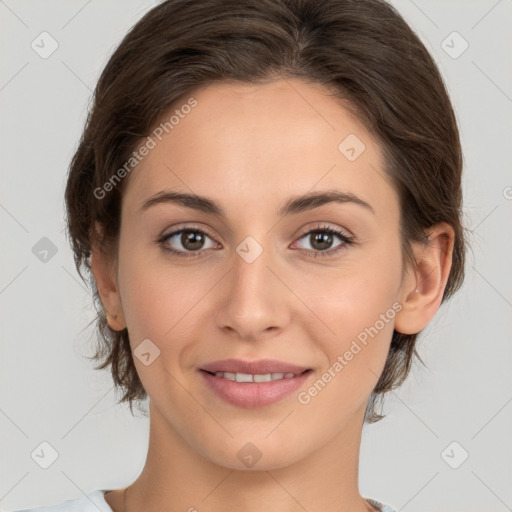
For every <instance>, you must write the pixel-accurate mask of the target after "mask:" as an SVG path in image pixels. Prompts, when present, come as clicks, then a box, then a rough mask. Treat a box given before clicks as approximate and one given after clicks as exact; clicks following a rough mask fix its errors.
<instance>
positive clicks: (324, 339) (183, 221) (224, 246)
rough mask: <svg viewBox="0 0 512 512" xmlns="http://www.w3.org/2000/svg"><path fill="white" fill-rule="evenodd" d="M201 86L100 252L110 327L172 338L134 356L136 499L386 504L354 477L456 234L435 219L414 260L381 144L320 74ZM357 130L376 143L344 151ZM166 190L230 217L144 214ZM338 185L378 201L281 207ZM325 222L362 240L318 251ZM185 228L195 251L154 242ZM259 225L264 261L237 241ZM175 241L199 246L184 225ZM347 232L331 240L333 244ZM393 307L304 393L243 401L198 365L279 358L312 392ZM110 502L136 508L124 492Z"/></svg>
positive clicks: (279, 507) (213, 508) (165, 209)
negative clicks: (250, 455)
mask: <svg viewBox="0 0 512 512" xmlns="http://www.w3.org/2000/svg"><path fill="white" fill-rule="evenodd" d="M193 96H194V98H196V100H197V102H198V104H197V106H196V107H195V108H194V109H193V110H192V111H191V113H190V114H189V115H188V116H186V117H185V118H184V119H181V120H180V123H179V125H177V126H176V127H175V128H174V129H173V131H172V132H170V133H169V135H167V136H166V137H165V138H164V139H163V140H162V141H161V142H159V143H158V144H157V146H156V147H155V148H154V149H152V150H151V151H150V152H149V154H148V155H147V156H146V157H145V158H144V159H143V160H142V162H141V163H140V164H139V165H138V166H137V167H136V169H135V170H134V171H132V174H131V175H130V176H129V178H128V182H127V183H126V185H127V187H126V189H125V190H124V192H123V194H124V195H123V205H122V226H121V232H120V239H119V248H118V253H117V254H116V255H114V257H111V258H108V257H107V256H106V255H104V254H102V253H101V252H100V251H99V249H97V248H95V249H94V251H93V255H92V269H93V273H94V277H95V279H96V283H97V285H98V289H99V291H100V296H101V299H102V301H103V304H104V306H105V309H106V310H107V311H108V313H109V324H110V327H111V328H112V329H115V330H119V329H123V328H125V327H127V328H128V332H129V334H130V342H131V346H132V350H135V349H136V347H137V346H138V345H139V344H140V343H141V342H142V340H144V339H146V338H149V339H150V340H151V341H152V342H153V343H154V344H155V345H156V346H157V347H158V348H159V350H160V356H159V357H158V358H156V359H155V360H154V362H152V363H151V364H150V365H149V366H146V365H144V364H142V363H141V361H139V359H138V358H137V357H135V358H134V360H135V365H136V368H137V371H138V373H139V376H140V378H141V381H142V383H143V385H144V388H145V389H146V391H147V393H148V395H149V397H150V442H149V450H148V456H147V460H146V464H145V467H144V469H143V471H142V473H141V475H140V476H139V477H138V478H137V480H136V481H135V482H134V483H133V484H132V485H130V486H129V488H128V490H127V510H128V511H130V512H133V511H136V510H143V509H144V510H193V509H192V507H194V508H195V509H196V510H198V511H208V512H221V511H222V512H225V511H226V510H233V511H234V510H244V511H246V512H260V511H261V510H266V511H268V512H273V511H276V512H277V511H279V512H298V511H301V512H303V511H304V510H308V511H312V510H326V511H327V510H332V511H351V512H363V511H368V510H374V509H373V507H371V506H370V505H369V503H368V502H366V501H365V500H364V499H363V497H362V496H361V495H360V493H359V489H358V470H359V468H358V460H359V448H360V440H361V431H362V426H363V418H364V412H365V407H366V403H367V400H368V397H369V395H370V393H371V391H372V389H373V387H374V386H375V384H376V382H377V380H378V376H379V375H380V373H381V372H382V369H383V366H384V363H385V360H386V356H387V353H388V349H389V344H390V341H391V336H392V333H393V329H396V330H397V331H399V332H403V333H408V334H411V333H416V332H419V331H420V330H421V329H423V328H424V327H425V326H426V325H427V324H428V322H429V321H430V320H431V318H432V317H433V316H434V314H435V312H436V311H437V309H438V307H439V305H440V303H441V299H442V294H443V290H444V287H445V285H446V280H447V278H448V274H449V271H450V267H451V251H452V247H453V230H452V229H451V227H450V226H448V225H446V224H440V225H437V226H434V227H433V228H432V229H431V230H430V232H431V233H432V234H431V236H430V240H431V244H430V245H428V246H425V245H416V246H414V247H413V249H414V254H415V258H416V262H417V265H416V267H415V268H414V269H412V268H408V267H405V266H404V261H403V259H402V254H401V249H400V233H399V217H400V210H399V202H398V196H397V194H396V192H395V190H394V188H393V187H392V185H391V184H390V182H389V181H388V179H387V177H386V175H385V173H384V171H383V169H384V160H383V157H382V153H381V148H380V146H379V144H378V142H377V141H376V140H375V139H374V138H373V137H372V136H371V135H370V133H369V132H368V131H367V130H366V129H365V127H364V126H363V125H362V124H361V122H360V121H359V120H358V119H357V117H355V116H354V115H353V114H351V113H350V112H349V110H347V109H346V108H344V106H343V105H342V103H341V102H339V101H336V100H335V99H334V98H333V97H332V96H329V95H328V91H326V90H325V89H323V88H322V87H321V86H319V85H316V84H308V83H304V82H300V81H297V80H284V79H277V80H276V81H274V82H272V83H268V84H265V85H258V86H254V85H245V84H227V83H222V84H215V85H210V86H207V87H204V88H201V89H198V90H196V91H194V94H193ZM185 100H186V99H185ZM184 102H185V101H184ZM349 134H356V135H357V137H358V138H359V139H360V140H361V141H363V142H364V144H365V146H366V149H365V150H364V151H363V152H362V153H361V155H360V156H359V157H358V158H357V159H356V160H354V161H349V160H348V159H347V158H346V157H345V156H344V155H343V154H342V153H341V152H340V151H339V149H338V145H339V144H340V142H341V141H343V140H344V139H345V138H346V137H347V136H348V135H349ZM164 189H166V190H175V191H181V192H187V193H192V192H193V193H195V194H198V195H201V196H207V197H208V198H210V199H213V200H214V201H216V202H218V203H219V204H220V205H221V206H222V208H223V209H224V210H225V217H223V218H219V217H217V216H215V215H211V214H207V213H204V212H200V211H196V210H193V209H190V208H186V207H184V206H180V205H178V204H173V203H166V204H158V205H154V206H152V207H151V208H148V209H147V210H146V211H143V212H142V213H141V211H140V208H141V205H142V204H143V203H144V202H145V201H146V200H147V199H148V198H149V197H151V196H152V195H153V194H156V193H158V192H160V191H161V190H164ZM330 189H336V190H338V191H343V192H350V193H352V194H354V195H356V196H358V197H359V198H361V199H362V200H364V201H365V202H367V203H368V204H370V205H371V207H372V209H373V212H372V211H370V210H369V209H368V208H364V207H362V206H360V205H358V204H354V203H345V204H338V203H328V204H324V205H322V206H319V207H317V208H315V209H311V210H308V211H304V212H300V213H296V214H290V215H288V216H286V217H283V218H280V217H279V216H278V214H277V211H278V209H279V207H280V206H281V205H282V204H283V203H284V202H285V201H286V200H288V199H289V198H290V197H291V196H301V195H304V194H306V193H311V192H320V191H325V190H330ZM319 225H321V226H325V225H327V226H329V227H332V228H335V229H339V230H340V231H342V232H343V233H345V234H346V235H350V236H352V237H353V242H354V243H353V244H351V245H344V246H343V248H342V250H340V251H339V252H337V253H335V254H332V255H330V256H323V257H322V255H320V256H319V257H316V258H315V257H313V255H312V253H314V252H315V251H316V253H319V252H321V249H318V244H317V245H315V241H314V239H313V236H312V235H307V232H308V231H310V230H312V229H316V228H318V226H319ZM178 227H179V228H183V227H194V228H196V229H197V228H199V229H201V230H206V232H207V236H206V238H205V241H204V244H203V246H202V251H203V253H202V254H201V255H200V256H198V257H190V258H185V257H181V258H180V257H179V256H176V255H172V254H171V253H168V252H166V251H165V250H164V249H163V248H162V246H161V245H159V244H158V243H155V241H156V240H157V239H158V238H159V237H160V236H161V235H163V234H168V233H171V232H172V231H174V230H175V229H176V228H178ZM247 236H251V237H253V238H254V239H255V240H257V242H258V243H259V244H260V246H261V248H262V249H263V252H262V253H261V255H260V256H259V257H258V258H257V259H256V260H255V261H253V262H252V263H248V262H247V261H245V260H244V259H243V258H242V257H240V256H239V254H238V253H237V252H236V248H237V247H238V246H239V244H240V243H241V242H242V241H243V240H244V239H245V238H246V237H247ZM165 244H166V245H167V247H171V248H174V249H175V250H178V251H182V252H186V251H187V249H188V248H189V247H190V245H188V246H186V244H185V245H182V244H181V243H180V236H177V237H174V238H173V239H172V240H167V242H165ZM340 244H343V242H341V241H340V239H338V238H337V236H336V235H333V238H332V243H331V245H330V246H328V247H327V249H326V250H332V249H335V248H336V247H338V246H340ZM200 250H201V248H200ZM188 252H189V253H193V249H192V250H190V249H188ZM393 304H399V305H400V306H401V310H400V311H399V312H398V313H397V314H396V315H395V316H394V318H393V319H392V320H391V321H388V323H385V326H384V327H383V328H382V329H381V330H380V331H379V332H378V334H377V335H376V336H374V337H373V338H371V339H370V340H369V342H368V344H367V345H366V346H364V348H363V349H362V350H361V351H360V352H358V354H357V355H356V356H354V357H353V359H352V360H351V361H349V362H348V363H347V364H346V366H344V368H343V370H342V371H341V372H339V373H338V374H337V375H336V377H335V378H333V379H332V380H331V382H329V383H328V384H327V385H326V386H325V387H324V388H323V390H322V391H321V392H319V393H318V394H317V395H316V396H315V397H313V398H312V399H311V401H310V402H309V403H307V404H301V403H300V402H299V401H298V399H297V395H298V392H297V393H292V395H290V396H289V397H287V398H285V399H284V400H282V401H280V402H278V403H277V404H273V405H270V406H266V407H262V408H253V409H250V408H241V407H237V406H234V405H230V404H228V403H226V402H224V401H223V400H221V399H220V398H218V397H217V396H216V395H215V394H213V392H212V391H211V390H210V389H209V388H208V387H207V386H206V385H205V383H204V382H203V379H202V378H201V375H200V374H199V373H198V367H200V366H201V365H202V364H204V363H207V362H211V361H215V360H218V359H224V358H230V357H233V358H239V359H246V360H256V359H262V358H272V359H278V360H282V361H286V362H290V363H294V364H298V365H301V366H305V367H308V368H312V369H313V370H314V372H313V373H312V374H311V375H310V376H309V378H308V380H307V382H306V383H305V384H304V386H303V387H302V388H301V389H300V390H299V391H301V390H307V389H308V388H309V387H310V386H311V385H312V384H313V383H314V382H315V381H316V380H317V379H319V378H320V377H321V376H322V374H323V373H324V372H325V371H327V370H328V368H329V367H331V366H332V364H333V363H334V361H336V359H337V357H338V356H339V355H343V354H344V353H345V352H346V351H347V350H348V349H349V347H350V346H351V343H352V341H353V340H355V339H356V338H357V335H358V334H359V333H361V332H362V331H364V329H365V328H368V327H370V326H374V325H375V323H376V321H377V320H378V319H379V318H380V316H379V315H381V314H385V313H386V312H387V311H388V310H390V308H392V305H393ZM114 317H115V318H114ZM248 442H250V443H253V444H254V445H255V446H256V447H257V449H258V450H259V452H261V454H262V457H261V459H260V460H259V461H258V462H257V463H256V464H255V465H254V466H253V467H251V468H248V467H246V466H245V465H244V464H243V463H242V462H241V461H240V460H239V458H238V456H237V453H238V451H239V450H240V449H241V448H242V447H243V446H244V445H246V443H248ZM105 498H106V500H107V502H108V503H109V504H110V506H111V507H112V508H113V509H114V511H115V512H120V511H124V510H125V509H124V505H123V499H124V494H123V489H119V490H114V491H111V492H109V493H107V494H106V496H105Z"/></svg>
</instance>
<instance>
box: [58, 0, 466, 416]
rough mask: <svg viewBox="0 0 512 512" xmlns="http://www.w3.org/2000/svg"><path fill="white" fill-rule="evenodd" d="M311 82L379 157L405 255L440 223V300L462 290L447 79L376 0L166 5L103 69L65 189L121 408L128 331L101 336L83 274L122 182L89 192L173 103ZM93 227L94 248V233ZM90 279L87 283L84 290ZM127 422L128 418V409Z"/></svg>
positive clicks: (106, 238) (113, 232) (131, 384)
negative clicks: (352, 120)
mask: <svg viewBox="0 0 512 512" xmlns="http://www.w3.org/2000/svg"><path fill="white" fill-rule="evenodd" d="M279 77H282V78H297V79H302V80H305V81H309V82H313V83H318V84H321V85H323V86H325V87H326V88H328V89H329V90H332V91H334V93H335V97H338V98H340V99H344V100H348V103H349V105H350V106H351V108H353V109H354V111H355V112H357V114H358V116H359V118H360V119H361V121H362V122H363V123H364V124H365V126H366V127H367V129H368V130H369V131H370V132H371V133H372V134H373V135H374V136H375V138H376V140H377V141H378V142H379V143H380V144H381V146H382V148H383V149H384V152H385V155H386V169H385V170H386V172H387V173H388V175H389V176H390V178H391V180H392V183H393V184H394V186H395V189H396V190H397V193H398V195H399V200H400V207H401V233H402V250H403V254H404V256H405V257H406V258H407V261H408V262H410V263H413V260H412V253H411V242H413V241H424V240H425V233H426V231H428V228H430V227H432V226H433V225H434V224H436V223H439V222H447V223H448V224H449V225H451V226H452V228H453V229H454V232H455V240H454V248H453V253H452V268H451V272H450V275H449V277H448V282H447V285H446V288H445V291H444V295H443V301H444V300H445V299H446V298H448V297H449V296H451V295H452V294H453V293H454V292H455V291H456V290H457V289H458V288H459V287H460V285H461V283H462V280H463V276H464V254H465V238H464V229H463V227H462V224H461V206H462V204H461V203H462V191H461V173H462V152H461V146H460V141H459V134H458V128H457V123H456V119H455V115H454V112H453V109H452V105H451V103H450V99H449V97H448V93H447V91H446V88H445V85H444V83H443V79H442V77H441V75H440V73H439V71H438V69H437V67H436V65H435V63H434V61H433V59H432V57H431V55H430V54H429V53H428V51H427V50H426V48H425V47H424V45H423V44H422V43H421V41H420V40H419V38H418V37H417V36H416V34H415V33H414V32H413V31H412V30H411V28H410V27H409V26H408V25H407V23H406V22H405V21H404V20H403V19H402V17H401V16H400V14H399V13H398V12H397V11H396V10H395V9H394V8H393V7H392V6H390V5H389V4H388V3H387V2H385V1H383V0H197V1H196V0H167V1H164V2H162V3H161V4H159V5H158V6H156V7H155V8H153V9H152V10H151V11H149V12H148V13H147V14H146V15H145V16H144V17H143V18H142V19H141V20H140V21H139V22H138V23H137V24H136V25H135V26H134V27H133V28H132V29H131V30H130V31H129V33H128V34H127V35H126V36H125V38H124V39H123V40H122V42H121V43H120V44H119V46H118V47H117V49H116V50H115V52H114V53H113V55H112V56H111V58H110V60H109V61H108V63H107V65H106V67H105V69H104V70H103V72H102V74H101V77H100V79H99V81H98V84H97V86H96V89H95V91H94V97H93V104H92V107H91V110H90V112H89V117H88V119H87V122H86V126H85V129H84V132H83V135H82V138H81V141H80V144H79V146H78V148H77V150H76V153H75V155H74V157H73V159H72V162H71V165H70V170H69V176H68V182H67V187H66V193H65V198H66V207H67V228H68V235H69V238H70V241H71V244H72V248H73V251H74V258H75V264H76V267H77V270H78V272H79V274H80V275H81V277H82V279H84V276H83V274H82V271H83V270H84V269H85V270H86V272H87V274H88V276H89V278H90V286H91V289H92V291H93V296H94V301H95V304H96V308H97V311H98V318H97V328H98V333H99V340H98V341H99V344H98V346H97V350H96V354H95V355H94V359H96V360H98V361H100V362H101V364H100V365H99V366H97V367H96V368H97V369H99V368H105V367H107V366H109V365H110V366H111V371H112V376H113V380H114V383H115V385H116V387H118V388H120V389H121V390H122V391H123V393H124V394H123V396H122V398H121V402H125V401H128V402H129V404H130V409H132V402H134V401H137V400H142V399H145V398H146V397H147V395H146V392H145V390H144V388H143V386H142V383H141V381H140V379H139V376H138V374H137V371H136V368H135V364H134V362H133V358H132V353H131V350H130V343H129V338H128V332H127V329H124V330H123V331H113V330H111V329H110V328H109V326H108V324H107V320H106V315H105V311H104V309H103V306H102V304H101V300H100V298H99V295H98V290H97V288H96V284H95V282H94V279H93V277H92V273H91V267H90V259H89V257H90V254H91V247H92V244H93V243H98V244H99V245H100V247H101V248H102V250H104V251H105V253H106V254H110V255H114V254H115V252H116V251H117V241H118V237H119V229H120V214H121V199H122V191H123V189H124V187H125V186H126V181H127V179H128V178H125V179H124V180H123V181H122V182H121V183H120V184H119V185H118V186H116V187H114V188H113V189H112V190H111V191H109V192H108V194H107V195H106V196H105V197H103V198H101V199H99V198H97V197H96V194H95V193H94V191H95V190H97V189H98V187H102V185H103V184H104V183H106V182H107V181H108V180H109V178H111V177H112V175H113V174H114V173H115V171H116V170H118V169H119V168H120V166H122V165H123V163H124V162H126V161H127V160H128V159H129V158H130V155H131V154H132V152H133V151H134V149H136V148H137V146H138V145H139V144H140V141H141V140H142V139H143V138H144V137H147V136H148V135H149V133H150V132H151V130H152V129H153V128H154V126H155V124H156V123H157V122H158V121H159V120H160V119H161V117H162V115H163V114H165V113H166V112H168V111H169V109H170V108H171V107H172V106H173V105H174V104H175V102H176V101H177V99H178V98H180V97H182V96H183V95H184V94H187V93H190V92H191V91H193V90H194V89H195V88H197V87H199V86H204V85H208V84H211V83H214V82H219V81H225V82H241V83H250V84H258V83H262V82H264V81H268V80H272V79H275V78H279ZM95 222H97V223H99V225H100V226H101V227H102V229H103V234H102V236H101V237H100V238H97V239H96V238H94V239H93V237H94V235H93V232H92V230H91V228H92V226H93V225H94V223H95ZM84 280H85V279H84ZM416 337H417V334H414V335H404V334H401V333H398V332H396V331H394V333H393V337H392V341H391V348H390V351H389V354H388V358H387V361H386V364H385V367H384V371H383V373H382V375H381V376H380V379H379V381H378V382H377V384H376V386H375V388H374V390H373V392H372V394H371V396H370V400H369V402H368V406H367V414H366V419H367V421H370V422H373V421H377V420H378V419H380V418H382V415H380V414H377V413H376V411H375V403H376V399H377V398H379V397H382V395H383V393H385V392H387V391H389V390H391V389H394V388H396V387H397V386H399V385H400V384H401V383H402V382H403V381H404V380H405V378H406V377H407V375H408V373H409V370H410V367H411V362H412V360H413V356H418V354H417V352H416V348H415V344H416ZM132 412H133V410H132Z"/></svg>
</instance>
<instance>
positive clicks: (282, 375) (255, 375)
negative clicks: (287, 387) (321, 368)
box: [201, 368, 313, 382]
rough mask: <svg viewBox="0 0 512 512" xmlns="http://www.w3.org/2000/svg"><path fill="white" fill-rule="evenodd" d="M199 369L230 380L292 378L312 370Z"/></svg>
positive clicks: (269, 380)
mask: <svg viewBox="0 0 512 512" xmlns="http://www.w3.org/2000/svg"><path fill="white" fill-rule="evenodd" d="M201 371H203V372H205V373H207V374H209V375H212V376H213V377H218V378H220V379H226V380H230V381H232V382H273V381H276V380H283V379H293V378H295V377H299V376H300V375H304V374H305V373H308V372H312V371H313V370H312V369H311V368H308V369H307V370H304V371H303V372H299V373H294V372H287V373H283V372H274V373H238V372H237V373H233V372H209V371H208V370H203V369H201Z"/></svg>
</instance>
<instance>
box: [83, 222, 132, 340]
mask: <svg viewBox="0 0 512 512" xmlns="http://www.w3.org/2000/svg"><path fill="white" fill-rule="evenodd" d="M96 229H97V233H101V229H100V228H98V227H97V228H96ZM100 236H101V235H100ZM92 240H96V238H92ZM90 263H91V271H92V274H93V276H94V280H95V282H96V287H97V288H98V293H99V295H100V299H101V302H102V304H103V308H104V309H105V311H106V314H107V322H108V325H109V327H110V328H111V329H112V330H114V331H121V330H123V329H125V328H126V322H125V318H124V314H123V309H122V304H121V296H120V293H119V288H118V285H117V281H116V275H115V265H114V261H113V259H112V258H110V257H109V256H108V255H107V254H105V252H104V251H102V250H101V248H100V246H99V244H98V243H96V242H95V243H93V244H92V247H91V260H90Z"/></svg>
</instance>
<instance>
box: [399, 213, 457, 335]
mask: <svg viewBox="0 0 512 512" xmlns="http://www.w3.org/2000/svg"><path fill="white" fill-rule="evenodd" d="M427 235H428V241H427V242H426V243H422V242H418V243H416V244H415V245H414V246H413V253H414V259H415V261H416V265H415V267H414V268H408V269H407V270H406V273H405V277H404V280H403V283H402V292H401V300H400V303H401V305H402V309H401V310H400V312H399V313H398V314H397V315H396V317H395V330H396V331H398V332H400V333H402V334H417V333H418V332H420V331H421V330H422V329H424V328H425V327H426V326H427V324H428V323H429V322H430V320H432V318H433V317H434V315H435V314H436V311H437V310H438V309H439V306H440V305H441V301H442V298H443V293H444V289H445V287H446V282H447V281H448V276H449V275H450V269H451V268H452V252H453V244H454V239H455V234H454V231H453V228H452V227H451V226H450V225H449V224H446V223H444V222H443V223H439V224H436V225H435V226H433V227H432V228H430V229H429V230H428V232H427Z"/></svg>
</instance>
